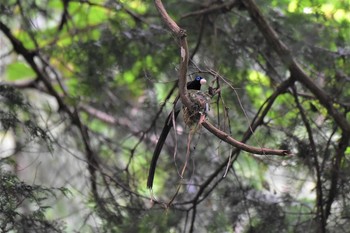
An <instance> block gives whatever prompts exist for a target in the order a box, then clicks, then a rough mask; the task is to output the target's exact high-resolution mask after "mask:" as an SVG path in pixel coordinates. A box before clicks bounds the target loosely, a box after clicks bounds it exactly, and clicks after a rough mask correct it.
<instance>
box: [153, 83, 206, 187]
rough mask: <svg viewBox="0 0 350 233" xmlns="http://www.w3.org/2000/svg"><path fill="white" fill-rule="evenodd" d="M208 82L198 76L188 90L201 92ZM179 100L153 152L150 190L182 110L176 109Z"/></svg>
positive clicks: (188, 85)
mask: <svg viewBox="0 0 350 233" xmlns="http://www.w3.org/2000/svg"><path fill="white" fill-rule="evenodd" d="M206 82H207V81H206V80H205V79H204V78H202V77H200V76H197V77H196V78H195V79H194V80H193V81H190V82H188V83H187V89H188V90H197V91H199V90H200V89H201V86H202V85H203V84H205V83H206ZM189 97H190V96H189ZM178 100H179V96H177V97H176V99H175V101H174V106H175V107H174V109H173V111H171V112H170V114H169V115H168V117H167V119H166V120H165V124H164V127H163V130H162V133H161V134H160V137H159V139H158V142H157V145H156V148H155V149H154V152H153V157H152V161H151V165H150V168H149V172H148V179H147V187H148V188H149V189H152V187H153V179H154V174H155V171H156V166H157V161H158V158H159V155H160V152H161V150H162V148H163V145H164V143H165V140H166V138H167V136H168V134H169V132H170V129H171V127H173V119H174V120H176V118H177V116H178V115H179V113H180V110H181V108H177V107H176V104H177V102H178Z"/></svg>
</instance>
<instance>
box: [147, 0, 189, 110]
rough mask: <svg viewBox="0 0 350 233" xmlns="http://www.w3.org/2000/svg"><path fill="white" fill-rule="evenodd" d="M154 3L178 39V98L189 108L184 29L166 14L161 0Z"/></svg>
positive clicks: (186, 46)
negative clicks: (179, 56)
mask: <svg viewBox="0 0 350 233" xmlns="http://www.w3.org/2000/svg"><path fill="white" fill-rule="evenodd" d="M154 3H155V5H156V7H157V10H158V12H159V13H160V15H161V18H162V20H163V21H164V23H165V24H166V25H167V27H168V28H169V29H170V30H171V32H172V33H174V35H175V36H176V37H177V38H178V40H179V43H180V55H181V60H180V71H179V83H178V85H179V92H180V98H181V102H182V103H183V104H184V105H185V106H186V107H188V108H190V109H191V107H192V103H191V101H190V100H189V99H188V97H187V89H186V83H187V80H186V75H187V67H188V58H189V54H188V45H187V40H186V36H187V35H186V31H185V30H184V29H182V28H180V27H179V26H178V25H177V24H176V22H175V21H174V20H173V19H172V18H171V17H170V16H169V15H168V13H167V11H166V10H165V8H164V6H163V3H162V1H161V0H155V1H154Z"/></svg>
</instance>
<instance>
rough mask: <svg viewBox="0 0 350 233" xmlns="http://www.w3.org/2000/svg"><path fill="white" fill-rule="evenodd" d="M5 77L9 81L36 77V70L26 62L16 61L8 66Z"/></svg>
mask: <svg viewBox="0 0 350 233" xmlns="http://www.w3.org/2000/svg"><path fill="white" fill-rule="evenodd" d="M5 77H6V79H7V80H9V81H16V80H22V79H28V78H33V77H35V72H34V71H33V70H32V68H30V67H29V66H28V65H27V64H26V63H24V62H15V63H12V64H9V65H8V66H7V67H6V73H5Z"/></svg>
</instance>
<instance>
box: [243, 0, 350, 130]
mask: <svg viewBox="0 0 350 233" xmlns="http://www.w3.org/2000/svg"><path fill="white" fill-rule="evenodd" d="M241 2H242V3H243V4H244V6H245V7H246V8H247V10H248V12H249V14H250V17H251V18H252V20H253V21H254V22H255V24H256V26H257V27H258V29H259V30H260V31H261V33H262V34H263V35H264V37H265V39H266V40H267V42H268V43H269V44H270V45H271V46H272V48H273V49H274V50H275V52H276V53H277V54H278V55H279V56H280V58H281V60H282V61H283V63H284V64H285V65H286V66H287V67H288V68H289V71H290V72H291V76H292V77H293V78H295V79H296V80H297V81H299V82H301V83H302V84H303V85H304V86H305V87H306V88H307V89H309V90H310V91H311V92H312V93H313V94H314V95H315V96H316V98H317V99H318V100H319V101H320V103H321V104H322V105H323V106H324V107H325V108H326V109H327V111H328V113H329V114H330V115H331V116H332V117H333V118H334V120H335V121H336V122H337V124H338V125H339V126H340V128H341V129H342V130H343V131H344V132H346V133H347V134H350V124H349V122H347V120H346V118H345V117H344V116H343V115H341V114H340V113H339V112H338V111H337V110H336V109H335V108H334V107H333V105H332V100H331V98H330V97H329V96H328V95H327V93H326V92H325V91H324V90H323V89H321V88H320V87H318V86H317V85H316V84H315V83H314V82H313V81H312V80H311V78H310V77H309V76H308V75H307V74H306V72H305V71H304V70H303V69H302V68H301V66H300V64H299V63H298V62H297V61H296V60H295V59H294V57H293V56H292V55H291V52H290V50H289V49H288V47H287V46H286V45H285V44H284V43H283V42H282V41H281V40H280V38H279V37H278V34H277V33H276V31H275V30H274V29H273V28H272V27H271V25H270V24H269V23H268V22H267V20H266V19H265V18H264V16H263V15H262V13H261V12H260V10H259V9H258V7H257V5H256V3H255V2H254V0H244V1H241Z"/></svg>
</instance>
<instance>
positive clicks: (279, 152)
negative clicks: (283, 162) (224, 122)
mask: <svg viewBox="0 0 350 233" xmlns="http://www.w3.org/2000/svg"><path fill="white" fill-rule="evenodd" d="M202 125H203V126H204V127H205V128H206V129H207V130H208V131H209V132H211V133H212V134H214V135H216V136H217V137H218V138H220V139H221V140H223V141H225V142H227V143H229V144H231V145H232V146H234V147H237V148H238V149H241V150H244V151H246V152H250V153H254V154H259V155H280V156H286V155H290V152H289V151H288V150H274V149H268V148H260V147H254V146H248V145H247V144H244V143H242V142H240V141H237V140H236V139H234V138H233V137H230V136H229V135H228V134H227V133H225V132H223V131H221V130H219V129H217V128H216V127H214V126H213V125H212V124H210V123H209V122H208V121H204V122H203V123H202Z"/></svg>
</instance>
